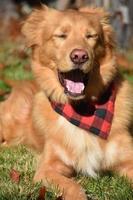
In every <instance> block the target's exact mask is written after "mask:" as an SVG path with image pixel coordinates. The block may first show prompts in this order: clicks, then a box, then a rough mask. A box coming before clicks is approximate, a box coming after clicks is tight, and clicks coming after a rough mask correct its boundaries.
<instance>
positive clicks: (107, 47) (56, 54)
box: [0, 7, 133, 200]
mask: <svg viewBox="0 0 133 200" xmlns="http://www.w3.org/2000/svg"><path fill="white" fill-rule="evenodd" d="M22 32H23V34H24V36H25V37H26V41H27V45H28V47H31V48H32V70H33V73H34V75H35V79H36V82H37V84H38V87H39V88H38V87H37V86H35V85H34V84H32V83H24V85H23V86H22V84H21V86H19V87H18V86H17V88H19V89H17V88H16V89H15V88H14V89H13V90H14V91H13V92H12V94H11V96H10V97H9V98H8V99H7V100H6V101H5V102H3V103H1V108H0V112H1V141H5V143H9V144H10V143H12V141H13V143H14V141H18V142H21V143H25V144H27V145H30V146H32V147H33V148H35V149H36V150H38V151H39V152H41V158H40V161H39V163H38V168H37V170H36V174H35V177H34V180H35V181H40V180H42V181H43V183H44V184H45V185H47V183H48V182H52V183H54V184H56V185H58V186H59V187H60V189H61V190H63V191H64V192H63V196H64V199H65V200H85V199H86V196H85V194H84V191H83V190H82V189H81V187H80V186H79V185H78V184H77V183H75V182H74V181H73V180H72V179H70V177H71V176H72V175H73V173H74V171H76V172H79V171H80V172H82V173H84V174H86V175H90V176H96V175H97V173H98V172H100V171H102V170H114V171H116V172H118V173H119V174H120V175H126V176H128V177H129V179H131V180H133V159H132V158H133V140H132V137H131V134H130V132H129V127H130V124H131V118H132V99H133V97H132V96H131V95H132V88H131V87H130V85H129V84H128V82H127V81H125V80H122V78H121V77H120V75H119V72H118V69H117V64H116V60H115V50H114V48H115V41H114V36H113V30H112V28H111V26H110V24H109V16H108V14H107V13H106V12H105V11H104V10H103V9H101V8H82V9H80V10H79V11H75V10H67V11H57V10H54V9H50V8H47V7H43V8H42V9H41V10H35V11H33V12H32V14H31V15H30V16H29V18H28V19H27V20H26V22H25V23H24V25H23V29H22ZM88 35H89V36H88ZM75 48H82V49H85V50H86V51H87V53H88V55H89V60H88V61H87V62H85V63H84V64H83V66H82V70H83V72H84V73H85V74H87V73H88V72H89V73H90V78H89V81H88V85H87V86H86V89H85V94H84V96H81V97H70V96H69V95H66V94H65V93H64V88H63V86H62V85H61V84H60V82H59V79H58V70H60V71H61V72H68V71H70V70H72V69H73V63H72V61H71V60H70V58H69V55H70V53H71V51H72V50H73V49H75ZM112 81H114V84H115V85H116V87H117V96H116V101H115V112H114V118H113V122H112V126H111V131H110V135H109V137H108V139H107V140H104V139H101V138H100V137H98V136H95V135H94V134H92V133H90V134H88V133H86V131H85V130H82V129H80V128H78V127H76V126H74V125H72V124H71V123H69V122H68V121H67V120H66V119H65V118H64V117H62V116H60V115H58V114H57V113H56V112H55V111H54V110H53V109H52V107H51V104H50V102H49V98H50V99H51V100H54V101H56V102H58V103H66V102H71V101H74V102H76V101H77V100H78V101H80V100H81V99H82V98H86V99H88V100H89V101H95V100H97V99H98V98H99V96H100V94H101V93H102V92H103V91H104V90H105V89H106V88H107V87H108V86H109V85H110V83H111V82H112ZM14 99H15V101H14ZM3 113H4V114H3ZM12 139H13V140H12Z"/></svg>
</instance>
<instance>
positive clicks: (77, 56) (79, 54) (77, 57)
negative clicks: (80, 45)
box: [70, 49, 89, 64]
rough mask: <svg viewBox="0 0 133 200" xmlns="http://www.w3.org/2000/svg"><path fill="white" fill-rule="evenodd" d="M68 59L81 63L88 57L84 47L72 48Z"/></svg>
mask: <svg viewBox="0 0 133 200" xmlns="http://www.w3.org/2000/svg"><path fill="white" fill-rule="evenodd" d="M70 59H71V61H72V62H73V63H74V64H82V63H85V62H86V61H87V60H88V59H89V56H88V53H87V51H86V50H84V49H74V50H73V51H72V52H71V54H70Z"/></svg>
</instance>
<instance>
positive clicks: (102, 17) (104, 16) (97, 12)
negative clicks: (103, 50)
mask: <svg viewBox="0 0 133 200" xmlns="http://www.w3.org/2000/svg"><path fill="white" fill-rule="evenodd" d="M80 12H85V13H88V14H92V15H94V16H95V17H97V18H98V20H99V21H100V23H101V25H102V29H103V34H104V40H105V44H107V45H109V46H110V47H115V37H114V31H113V28H112V26H111V24H110V17H111V15H110V13H108V12H107V11H105V10H104V8H98V7H84V8H81V9H80Z"/></svg>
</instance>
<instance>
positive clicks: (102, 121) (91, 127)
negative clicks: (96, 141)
mask: <svg viewBox="0 0 133 200" xmlns="http://www.w3.org/2000/svg"><path fill="white" fill-rule="evenodd" d="M115 96H116V90H115V89H114V87H113V86H112V85H111V87H110V88H108V90H107V91H106V92H105V93H104V94H103V95H102V96H101V98H100V100H99V102H97V103H95V104H89V103H86V102H81V103H80V104H78V105H71V104H64V105H63V104H59V103H56V102H51V105H52V107H53V109H54V110H55V111H56V112H57V113H59V114H60V115H62V116H64V117H65V118H66V119H67V120H68V121H69V122H70V123H72V124H74V125H75V126H78V127H80V128H82V129H85V130H86V131H88V132H92V133H94V134H95V135H98V136H100V137H102V138H104V139H107V137H108V135H109V132H110V128H111V124H112V119H113V114H114V104H115Z"/></svg>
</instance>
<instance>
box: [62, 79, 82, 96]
mask: <svg viewBox="0 0 133 200" xmlns="http://www.w3.org/2000/svg"><path fill="white" fill-rule="evenodd" d="M65 85H66V88H67V90H68V91H69V92H71V93H74V94H81V93H82V92H83V90H84V88H85V86H84V84H83V83H82V82H73V81H71V80H68V79H65Z"/></svg>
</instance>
